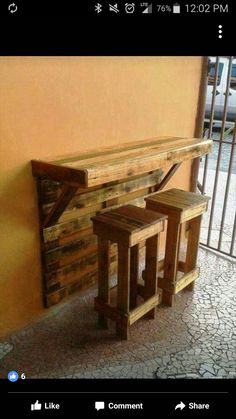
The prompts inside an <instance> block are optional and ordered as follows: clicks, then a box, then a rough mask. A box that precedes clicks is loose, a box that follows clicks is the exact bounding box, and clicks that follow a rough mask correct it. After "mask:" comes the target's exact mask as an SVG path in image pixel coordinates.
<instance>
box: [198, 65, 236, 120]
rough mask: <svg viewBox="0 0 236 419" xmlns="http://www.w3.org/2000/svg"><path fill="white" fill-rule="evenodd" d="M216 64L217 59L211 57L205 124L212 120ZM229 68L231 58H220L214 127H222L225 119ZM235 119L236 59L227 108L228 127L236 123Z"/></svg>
mask: <svg viewBox="0 0 236 419" xmlns="http://www.w3.org/2000/svg"><path fill="white" fill-rule="evenodd" d="M215 63H216V58H215V57H210V62H209V64H210V65H209V74H208V86H207V95H206V108H205V122H208V121H209V119H210V113H211V102H212V93H213V86H214V78H215V71H216V65H215ZM228 68H229V58H227V57H222V58H220V61H219V70H218V79H217V88H216V97H215V111H214V125H217V124H220V125H221V120H222V117H223V112H224V103H225V93H226V86H227V75H228ZM235 119H236V59H233V64H232V71H231V80H230V89H229V97H228V106H227V116H226V121H227V124H226V125H231V124H232V123H233V122H235Z"/></svg>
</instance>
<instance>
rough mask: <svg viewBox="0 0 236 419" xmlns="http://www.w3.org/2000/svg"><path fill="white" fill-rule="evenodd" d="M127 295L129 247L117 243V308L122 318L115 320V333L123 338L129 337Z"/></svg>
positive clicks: (128, 284)
mask: <svg viewBox="0 0 236 419" xmlns="http://www.w3.org/2000/svg"><path fill="white" fill-rule="evenodd" d="M129 296H130V248H128V247H127V246H122V245H120V244H118V290H117V308H118V310H119V311H120V312H121V313H122V315H123V316H122V319H120V320H117V322H116V333H117V335H118V336H120V337H121V338H123V339H128V337H129V325H128V314H129Z"/></svg>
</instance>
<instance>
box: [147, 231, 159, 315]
mask: <svg viewBox="0 0 236 419" xmlns="http://www.w3.org/2000/svg"><path fill="white" fill-rule="evenodd" d="M158 246H159V235H158V234H156V235H155V236H152V237H150V238H149V239H147V240H146V266H145V288H144V295H145V300H148V298H150V297H152V296H153V295H155V294H156V293H157V281H158ZM155 315H156V307H155V308H153V309H152V310H150V311H149V313H147V316H148V317H149V318H151V319H154V318H155Z"/></svg>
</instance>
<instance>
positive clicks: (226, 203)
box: [197, 56, 236, 258]
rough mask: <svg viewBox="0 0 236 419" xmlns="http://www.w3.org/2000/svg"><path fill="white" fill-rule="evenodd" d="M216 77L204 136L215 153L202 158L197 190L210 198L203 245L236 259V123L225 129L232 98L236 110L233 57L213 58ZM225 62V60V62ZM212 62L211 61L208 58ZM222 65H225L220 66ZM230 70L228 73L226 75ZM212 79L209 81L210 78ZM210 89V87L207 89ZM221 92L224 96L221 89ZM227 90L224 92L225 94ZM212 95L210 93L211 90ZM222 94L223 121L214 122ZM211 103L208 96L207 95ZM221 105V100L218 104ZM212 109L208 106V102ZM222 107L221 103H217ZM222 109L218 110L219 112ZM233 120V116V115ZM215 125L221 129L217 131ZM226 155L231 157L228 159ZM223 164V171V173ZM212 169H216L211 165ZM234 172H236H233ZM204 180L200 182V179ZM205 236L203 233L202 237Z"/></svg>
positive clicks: (235, 121) (203, 230)
mask: <svg viewBox="0 0 236 419" xmlns="http://www.w3.org/2000/svg"><path fill="white" fill-rule="evenodd" d="M212 58H213V64H212V62H211V66H209V69H208V76H209V70H210V68H211V69H213V72H214V78H212V77H211V79H210V81H211V82H212V80H213V85H212V92H211V94H212V97H211V104H210V112H209V120H208V121H207V122H205V124H204V133H203V135H204V136H205V137H207V138H212V140H213V153H212V154H210V155H207V156H205V158H204V159H202V161H201V164H200V170H199V178H198V184H197V185H198V189H199V191H200V192H201V193H202V194H207V195H210V196H211V203H210V208H209V211H208V216H207V217H206V218H205V219H204V221H203V229H202V234H201V240H200V243H201V244H202V245H203V246H206V247H208V248H211V249H214V250H216V251H218V252H221V253H223V254H225V255H229V256H231V257H233V258H236V244H235V236H236V170H235V167H236V165H235V157H236V155H235V146H236V120H234V122H231V126H230V128H229V129H226V125H228V124H229V122H228V119H227V117H228V109H229V97H231V98H230V100H231V111H232V108H233V109H234V110H235V109H236V90H234V88H233V89H232V86H233V87H234V85H233V84H232V85H231V83H232V80H233V75H234V73H232V68H233V60H234V57H233V56H230V57H212ZM222 59H223V60H222ZM222 61H223V63H224V66H225V69H224V71H223V72H222V71H221V75H220V78H221V79H222V77H223V76H224V78H225V80H224V84H221V86H219V87H218V85H219V66H220V63H222ZM209 62H210V58H209ZM221 66H222V64H221ZM226 69H227V72H226ZM234 71H235V64H234ZM208 80H209V79H208ZM207 89H209V86H208V87H207ZM220 89H221V93H219V90H220ZM222 89H223V90H224V92H223V91H222ZM209 93H210V91H209ZM219 94H221V99H222V101H221V105H220V106H221V108H222V110H221V111H222V112H221V113H222V117H221V120H219V119H218V120H217V121H216V120H215V108H216V96H217V95H219ZM206 97H207V100H208V101H209V94H207V95H206ZM218 102H219V101H218ZM208 106H209V103H208ZM217 106H218V108H219V103H218V105H217ZM218 110H219V109H218ZM231 118H232V116H231ZM216 126H218V128H220V133H219V132H218V130H217V128H216ZM225 154H227V156H228V158H226V156H225ZM213 157H215V160H214V162H216V165H215V167H213V169H212V168H209V162H211V163H212V162H213V160H212V159H213ZM222 162H223V163H224V170H221V165H222ZM211 166H214V165H213V164H211ZM233 171H234V172H235V173H233ZM200 177H201V180H200ZM203 233H204V234H203Z"/></svg>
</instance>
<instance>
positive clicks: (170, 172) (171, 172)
mask: <svg viewBox="0 0 236 419" xmlns="http://www.w3.org/2000/svg"><path fill="white" fill-rule="evenodd" d="M181 164H182V162H180V163H175V164H173V166H171V168H170V169H169V170H168V172H167V173H166V175H165V176H164V178H163V179H162V181H161V182H160V183H159V184H158V185H157V186H156V187H155V192H157V191H161V190H162V189H163V188H164V186H166V184H167V183H168V182H169V180H170V179H171V178H172V176H173V175H174V174H175V172H176V170H178V168H179V167H180V165H181Z"/></svg>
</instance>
